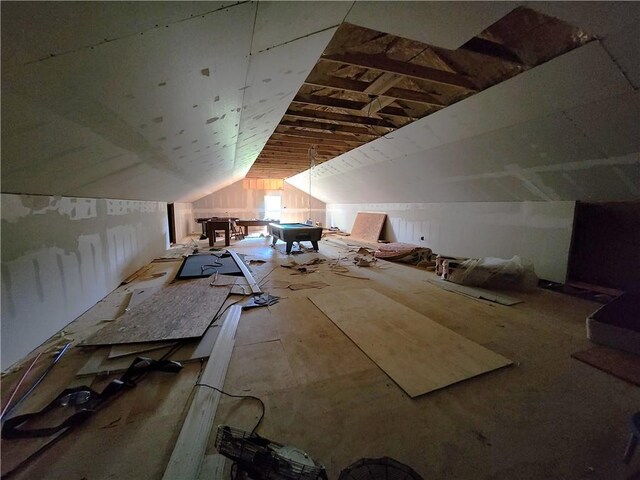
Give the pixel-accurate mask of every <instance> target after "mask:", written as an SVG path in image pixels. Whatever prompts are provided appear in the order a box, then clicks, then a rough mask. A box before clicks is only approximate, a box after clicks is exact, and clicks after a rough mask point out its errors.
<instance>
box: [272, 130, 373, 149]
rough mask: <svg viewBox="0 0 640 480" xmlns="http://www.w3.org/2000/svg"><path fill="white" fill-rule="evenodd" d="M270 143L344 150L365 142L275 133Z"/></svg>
mask: <svg viewBox="0 0 640 480" xmlns="http://www.w3.org/2000/svg"><path fill="white" fill-rule="evenodd" d="M270 141H272V142H276V143H282V144H286V145H306V146H307V147H310V146H311V145H329V146H334V147H344V148H356V147H359V146H360V145H364V144H365V143H366V142H364V141H362V140H357V139H355V138H354V139H353V140H333V139H327V138H310V137H309V138H305V137H304V136H302V135H288V134H287V133H279V132H276V133H274V134H273V135H271V139H270Z"/></svg>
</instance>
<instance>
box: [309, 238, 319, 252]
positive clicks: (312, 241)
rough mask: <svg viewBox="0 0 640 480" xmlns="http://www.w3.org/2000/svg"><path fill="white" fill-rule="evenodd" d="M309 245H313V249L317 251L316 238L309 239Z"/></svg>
mask: <svg viewBox="0 0 640 480" xmlns="http://www.w3.org/2000/svg"><path fill="white" fill-rule="evenodd" d="M311 245H313V249H314V250H315V251H316V252H317V251H318V241H317V240H311Z"/></svg>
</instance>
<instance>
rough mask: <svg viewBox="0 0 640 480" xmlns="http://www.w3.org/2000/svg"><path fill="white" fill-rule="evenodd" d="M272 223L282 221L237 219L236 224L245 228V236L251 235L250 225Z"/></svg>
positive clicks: (259, 225)
mask: <svg viewBox="0 0 640 480" xmlns="http://www.w3.org/2000/svg"><path fill="white" fill-rule="evenodd" d="M270 223H280V221H279V220H236V224H238V226H240V227H243V228H244V234H245V236H247V235H249V227H266V226H267V225H269V224H270Z"/></svg>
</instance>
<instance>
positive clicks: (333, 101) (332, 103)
mask: <svg viewBox="0 0 640 480" xmlns="http://www.w3.org/2000/svg"><path fill="white" fill-rule="evenodd" d="M400 78H402V77H400ZM376 99H377V97H376ZM388 100H390V101H389V102H388V103H387V105H388V104H390V103H393V102H394V101H395V99H394V98H391V99H388ZM292 102H293V103H300V104H302V105H319V106H325V107H334V108H341V109H343V110H353V111H355V112H365V113H367V111H368V107H369V105H370V104H369V103H366V102H358V101H354V100H344V99H341V98H335V97H326V96H322V95H307V94H304V93H299V94H298V95H296V96H295V97H294V99H293V100H292ZM384 107H386V105H384ZM384 107H380V109H382V108H384ZM386 111H387V112H388V113H389V115H395V116H397V117H407V118H413V117H412V116H411V115H409V114H407V112H405V111H404V110H403V109H402V108H397V107H387V108H386Z"/></svg>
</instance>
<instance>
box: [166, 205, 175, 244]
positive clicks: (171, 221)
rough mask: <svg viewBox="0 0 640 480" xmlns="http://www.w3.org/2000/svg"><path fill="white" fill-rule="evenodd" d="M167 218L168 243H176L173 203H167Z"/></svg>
mask: <svg viewBox="0 0 640 480" xmlns="http://www.w3.org/2000/svg"><path fill="white" fill-rule="evenodd" d="M167 220H168V222H169V243H170V244H171V245H173V244H174V243H176V217H175V214H174V211H173V203H167Z"/></svg>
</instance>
